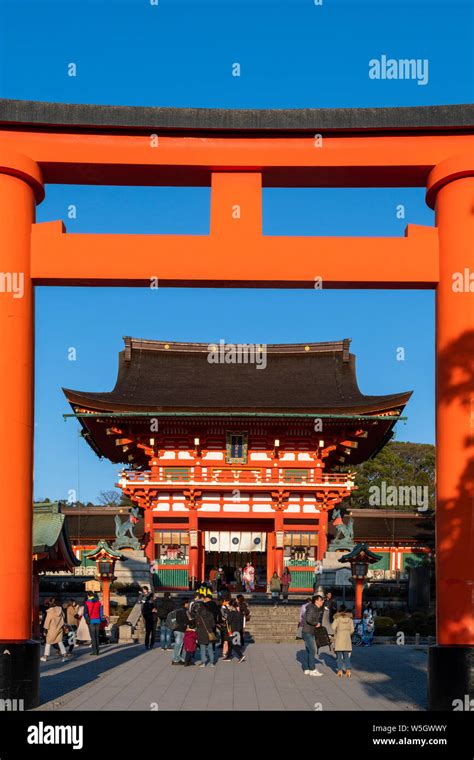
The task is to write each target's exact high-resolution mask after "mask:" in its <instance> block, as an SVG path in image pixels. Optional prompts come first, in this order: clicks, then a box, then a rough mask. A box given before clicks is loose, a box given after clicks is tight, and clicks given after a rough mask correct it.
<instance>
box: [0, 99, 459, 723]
mask: <svg viewBox="0 0 474 760" xmlns="http://www.w3.org/2000/svg"><path fill="white" fill-rule="evenodd" d="M45 183H75V184H108V185H111V184H113V185H163V186H171V185H175V186H176V185H182V186H210V187H211V223H210V234H209V235H115V234H111V235H93V234H68V233H66V232H65V229H64V226H63V224H62V222H60V221H58V222H48V223H44V224H35V205H36V204H37V203H39V202H41V200H42V199H43V197H44V184H45ZM369 186H371V187H389V186H392V187H394V186H397V187H408V186H412V187H413V186H418V187H420V186H426V188H427V196H426V197H427V203H428V205H429V206H430V207H432V208H435V209H436V227H435V228H429V227H422V226H416V225H408V227H407V231H406V235H405V237H404V238H373V237H368V238H359V237H356V238H332V237H326V238H318V237H288V236H281V237H276V236H266V235H262V218H261V217H262V212H261V191H262V187H369ZM236 207H239V213H237V214H236V213H233V211H235V209H236ZM0 261H1V265H0V268H1V272H0V275H1V277H0V337H1V342H0V383H1V395H0V472H1V476H2V482H3V483H4V484H5V483H9V484H10V487H9V489H8V497H6V498H5V499H3V501H2V506H1V507H0V515H1V523H2V528H3V530H2V531H1V532H0V697H2V698H8V697H10V698H24V699H25V701H26V705H27V706H34V705H36V704H37V703H38V680H39V679H38V657H39V653H38V649H39V645H38V643H37V642H33V641H31V640H30V639H31V577H32V573H31V522H32V506H31V505H32V471H33V457H32V450H33V384H34V369H33V335H34V307H33V290H34V285H83V286H99V285H108V286H114V285H122V286H123V285H150V282H151V281H152V280H154V279H155V278H157V279H158V281H159V284H160V286H162V287H163V286H164V287H166V286H178V285H179V286H183V285H184V286H190V287H197V286H209V287H237V286H239V287H243V286H247V287H248V286H250V287H270V286H271V287H295V288H296V287H298V288H312V287H314V282H315V278H321V281H322V283H323V287H325V288H433V289H436V293H437V299H436V303H437V307H436V309H437V310H436V349H437V354H436V357H437V358H436V413H437V417H436V422H437V427H436V430H437V432H436V443H437V515H436V526H437V615H438V640H437V646H435V647H432V648H431V649H430V661H429V668H430V670H429V702H430V706H431V707H432V708H434V709H452V701H453V700H454V699H461V700H463V699H464V698H465V696H466V695H470V696H472V690H473V671H474V665H473V661H474V622H473V609H474V604H473V600H474V580H473V567H474V562H473V560H472V552H473V551H474V530H473V504H474V455H473V448H474V422H473V420H474V416H473V410H472V405H473V403H474V365H473V359H472V356H473V353H474V306H473V303H474V301H473V299H474V106H457V105H456V106H433V107H414V108H383V109H329V110H324V109H323V110H310V109H309V110H295V111H291V110H289V111H285V110H282V111H278V110H277V111H264V110H262V111H224V110H219V109H209V110H206V109H172V108H142V107H110V106H83V105H60V104H52V103H36V102H29V101H8V100H4V101H0ZM471 270H472V271H471ZM15 284H16V285H18V286H19V287H15ZM12 597H13V600H14V602H13V603H12Z"/></svg>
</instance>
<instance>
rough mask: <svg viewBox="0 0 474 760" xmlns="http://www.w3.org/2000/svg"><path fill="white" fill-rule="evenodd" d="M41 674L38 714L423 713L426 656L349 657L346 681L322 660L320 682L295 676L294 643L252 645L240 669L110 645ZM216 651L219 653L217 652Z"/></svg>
mask: <svg viewBox="0 0 474 760" xmlns="http://www.w3.org/2000/svg"><path fill="white" fill-rule="evenodd" d="M76 651H77V652H79V653H78V654H77V655H76V654H75V656H74V659H73V660H72V661H71V662H70V663H68V664H65V665H63V664H62V663H61V661H60V660H59V658H58V660H57V661H56V660H53V659H51V660H50V661H49V662H48V663H46V664H43V663H42V667H41V673H42V678H41V692H42V705H41V707H39V708H38V709H39V710H381V711H386V710H424V709H426V650H424V651H423V650H415V649H414V648H412V647H408V646H405V647H403V646H391V645H377V646H373V647H371V648H361V649H355V650H354V653H353V678H352V679H351V680H348V679H346V678H344V679H343V680H341V679H338V678H337V677H336V675H335V672H334V662H335V661H334V659H333V658H332V657H331V656H330V655H329V654H322V659H323V661H324V664H323V665H322V666H321V667H320V670H321V671H322V672H323V674H324V675H323V677H321V678H310V677H309V676H305V675H304V674H303V671H302V654H303V650H302V646H301V642H296V641H295V642H294V643H291V644H254V645H250V646H249V647H248V648H247V652H246V655H247V661H246V662H244V663H241V664H238V663H237V661H236V660H234V661H233V662H232V663H226V662H222V661H221V660H219V662H218V664H217V667H215V668H210V667H207V668H205V669H204V668H199V667H197V666H196V665H195V666H194V667H192V668H184V667H172V666H171V653H169V652H162V651H161V650H160V649H154V650H152V651H151V652H147V651H144V648H143V645H138V644H133V645H128V646H124V645H110V646H108V647H104V648H103V650H102V651H103V653H102V654H101V655H100V656H99V657H98V658H92V657H89V652H90V650H88V649H83V650H76ZM219 651H220V650H219Z"/></svg>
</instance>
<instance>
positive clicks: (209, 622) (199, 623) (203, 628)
mask: <svg viewBox="0 0 474 760" xmlns="http://www.w3.org/2000/svg"><path fill="white" fill-rule="evenodd" d="M210 601H211V600H210V599H209V597H206V599H205V600H204V602H203V603H202V604H200V605H199V609H198V611H197V613H196V633H197V643H198V644H199V647H200V650H201V664H200V666H199V667H200V668H205V667H206V665H207V660H209V664H210V666H211V668H213V667H214V647H213V644H214V642H215V640H216V634H215V630H216V621H215V620H214V615H213V614H212V611H211V608H210V606H209V605H210Z"/></svg>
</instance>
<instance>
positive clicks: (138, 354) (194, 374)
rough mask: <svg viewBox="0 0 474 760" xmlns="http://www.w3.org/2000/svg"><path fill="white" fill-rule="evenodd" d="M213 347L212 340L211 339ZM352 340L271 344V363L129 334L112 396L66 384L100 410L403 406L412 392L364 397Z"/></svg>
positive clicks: (77, 399) (364, 410)
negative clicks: (217, 357)
mask: <svg viewBox="0 0 474 760" xmlns="http://www.w3.org/2000/svg"><path fill="white" fill-rule="evenodd" d="M211 345H212V344H211ZM349 345H350V341H349V340H344V341H337V342H333V343H309V344H291V345H285V344H276V345H268V346H266V352H267V355H266V363H267V364H266V368H265V369H257V366H256V364H255V363H237V364H231V363H229V364H226V363H210V362H209V361H208V358H209V344H207V343H172V342H166V341H154V340H140V339H134V338H125V350H124V351H122V352H121V353H120V355H119V373H118V377H117V382H116V385H115V388H114V389H113V391H111V392H110V393H88V392H81V391H73V390H69V389H65V390H64V392H65V394H66V397H67V399H68V401H69V402H70V403H71V405H72V406H73V407H74V406H80V407H87V408H88V409H91V410H97V411H104V410H107V411H110V412H112V411H115V412H117V411H153V412H157V411H166V410H168V411H181V412H183V411H190V412H193V411H194V412H196V411H219V410H220V411H234V412H239V411H240V412H243V411H254V412H256V411H259V412H265V411H273V412H289V413H291V412H308V413H317V412H320V413H324V412H327V413H335V414H336V413H340V414H344V413H347V414H370V413H377V412H382V411H385V410H389V409H399V410H401V409H403V407H404V405H405V404H406V402H407V401H408V399H409V397H410V395H411V393H410V392H405V393H398V394H391V395H387V396H364V395H363V394H362V393H361V392H360V390H359V387H358V385H357V379H356V371H355V356H354V355H353V354H350V353H349Z"/></svg>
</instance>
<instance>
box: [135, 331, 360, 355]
mask: <svg viewBox="0 0 474 760" xmlns="http://www.w3.org/2000/svg"><path fill="white" fill-rule="evenodd" d="M351 340H352V339H351V338H343V339H342V340H333V341H316V342H306V343H261V342H256V343H255V342H251V341H236V342H234V341H229V342H227V341H225V340H224V338H219V340H218V341H207V342H205V341H172V340H164V339H161V340H160V339H156V338H134V337H132V336H129V335H124V336H123V341H124V345H125V359H128V360H129V359H130V358H131V352H132V350H134V349H135V350H142V351H143V350H145V351H146V350H148V351H189V352H201V351H203V352H204V351H205V352H206V353H207V352H209V350H211V347H213V346H215V347H216V348H217V347H219V346H224V347H225V346H265V348H266V350H267V352H268V351H270V352H272V353H285V352H290V351H295V352H298V351H319V352H324V351H331V352H332V351H342V352H344V351H348V350H349V346H350V344H351Z"/></svg>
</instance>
